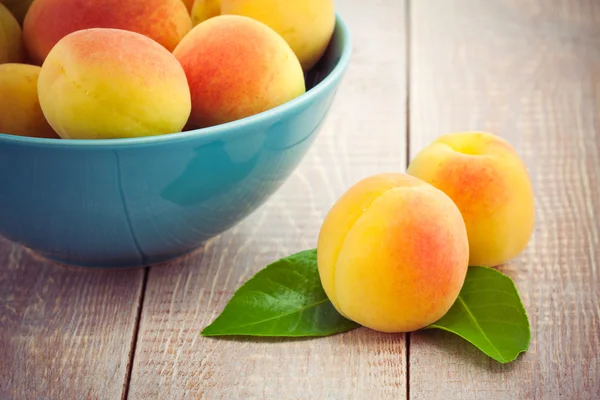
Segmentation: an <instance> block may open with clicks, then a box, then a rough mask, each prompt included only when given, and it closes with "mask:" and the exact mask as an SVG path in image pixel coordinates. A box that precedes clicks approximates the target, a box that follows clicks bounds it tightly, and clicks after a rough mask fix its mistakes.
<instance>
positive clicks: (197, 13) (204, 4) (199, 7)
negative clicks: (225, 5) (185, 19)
mask: <svg viewBox="0 0 600 400" xmlns="http://www.w3.org/2000/svg"><path fill="white" fill-rule="evenodd" d="M191 14H192V25H193V26H196V25H198V24H199V23H200V22H203V21H206V20H207V19H209V18H212V17H216V16H217V15H219V14H221V0H196V1H194V5H193V6H192V11H191Z"/></svg>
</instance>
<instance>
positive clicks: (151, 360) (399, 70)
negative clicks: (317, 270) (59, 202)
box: [129, 0, 406, 400]
mask: <svg viewBox="0 0 600 400" xmlns="http://www.w3.org/2000/svg"><path fill="white" fill-rule="evenodd" d="M337 7H338V10H339V12H340V13H341V14H342V16H343V17H344V18H345V20H346V21H347V23H348V24H349V26H350V29H351V30H352V33H353V42H354V53H353V57H352V62H351V66H350V68H349V70H348V72H347V75H346V77H345V79H344V82H343V84H342V87H341V88H340V90H339V92H338V94H337V97H336V100H335V102H334V105H333V106H332V109H331V114H330V115H329V117H328V120H327V122H326V125H325V126H324V128H323V130H322V131H321V133H320V136H319V137H318V139H317V141H316V143H315V144H314V147H313V148H312V150H311V152H310V153H309V154H308V156H307V157H306V158H305V159H304V161H303V163H302V165H301V166H300V168H299V169H298V170H297V172H296V173H294V175H293V176H292V177H291V178H290V180H289V181H288V182H287V183H286V184H285V185H284V187H282V188H281V189H280V191H279V192H278V193H277V194H276V195H275V196H274V197H273V198H272V199H271V200H270V201H269V202H268V203H267V204H266V205H265V206H264V207H263V208H262V209H260V210H259V211H257V212H256V213H255V214H254V215H252V216H251V217H250V218H249V219H248V220H246V221H244V222H243V223H242V224H240V225H238V226H237V227H236V228H234V229H233V230H231V231H230V232H227V233H226V234H224V235H222V236H221V237H219V238H218V239H216V240H214V241H212V242H211V243H210V244H209V245H208V246H207V247H206V248H205V249H204V251H203V252H199V253H197V254H196V255H194V256H193V257H191V258H189V259H186V260H183V261H181V262H179V263H175V264H171V265H166V266H162V267H160V266H158V267H152V268H151V271H150V275H149V278H148V285H147V290H146V296H145V301H144V306H143V312H142V317H141V323H140V332H139V339H138V343H137V348H136V353H135V357H134V366H133V371H132V377H131V384H130V392H129V398H130V399H144V398H161V399H179V398H205V399H257V398H266V399H286V400H293V399H402V398H404V397H405V395H406V389H405V383H406V375H405V341H404V336H403V335H385V334H379V333H375V332H373V331H369V330H366V329H359V330H356V331H353V332H351V333H348V334H344V335H337V336H332V337H327V338H321V339H316V340H297V341H290V340H283V341H273V340H255V341H243V342H240V341H233V340H222V339H215V338H202V337H200V336H199V332H200V330H201V329H202V328H203V327H204V326H205V325H207V324H208V323H210V322H211V321H212V320H213V319H214V318H215V317H216V316H217V315H218V313H219V312H220V311H221V310H222V309H223V307H224V306H225V304H226V303H227V301H228V300H229V299H230V298H231V295H232V294H233V292H234V291H235V290H236V289H237V288H238V287H239V286H240V285H241V284H242V283H244V282H245V281H246V280H247V279H249V278H250V277H251V276H252V275H253V274H254V273H256V272H257V271H258V270H259V269H261V268H262V267H264V266H265V265H266V264H267V263H269V262H272V261H275V260H276V259H278V258H280V257H283V256H286V255H288V254H290V253H293V252H296V251H299V250H304V249H308V248H313V247H314V246H315V245H316V240H317V235H318V231H319V228H320V224H321V222H322V219H323V217H324V216H325V213H326V212H327V211H328V210H329V208H330V207H331V205H332V204H333V202H334V201H335V200H336V199H337V197H338V196H339V195H341V193H343V192H344V191H345V190H346V189H347V188H348V187H349V186H350V185H351V184H353V183H354V182H355V181H357V180H359V179H361V178H363V177H366V176H368V175H370V174H373V173H376V172H380V171H382V170H402V169H403V168H404V166H405V156H406V145H405V132H406V121H405V97H406V93H405V79H406V76H405V65H406V62H405V41H406V37H405V28H404V19H405V15H404V7H405V5H404V4H403V2H402V1H398V0H385V1H377V2H373V3H369V4H367V2H362V3H361V2H355V1H354V0H343V1H342V0H339V1H337Z"/></svg>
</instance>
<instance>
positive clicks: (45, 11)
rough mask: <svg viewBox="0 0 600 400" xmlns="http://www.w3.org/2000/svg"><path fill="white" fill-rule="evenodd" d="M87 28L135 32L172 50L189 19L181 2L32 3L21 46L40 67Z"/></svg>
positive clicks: (89, 0) (69, 0)
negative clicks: (73, 35)
mask: <svg viewBox="0 0 600 400" xmlns="http://www.w3.org/2000/svg"><path fill="white" fill-rule="evenodd" d="M88 28H115V29H123V30H128V31H132V32H137V33H140V34H142V35H145V36H148V37H149V38H151V39H153V40H155V41H157V42H158V43H160V44H161V45H163V46H164V47H165V48H166V49H167V50H169V51H172V50H173V49H174V48H175V46H176V45H177V44H178V43H179V41H180V40H181V38H183V36H185V35H186V34H187V33H188V32H189V31H190V29H191V28H192V20H191V18H190V15H189V13H188V11H187V9H186V8H185V5H184V4H183V3H182V2H181V0H102V1H98V0H36V1H35V2H34V3H33V4H32V5H31V8H30V9H29V12H28V13H27V15H26V17H25V21H24V25H23V36H24V40H25V46H26V48H27V51H28V52H29V55H30V57H31V58H32V60H33V62H34V63H36V64H42V62H43V61H44V59H45V58H46V56H47V54H48V53H49V52H50V49H52V47H54V45H55V44H56V43H57V42H58V41H59V40H60V39H62V38H63V37H65V36H66V35H67V34H69V33H72V32H75V31H78V30H82V29H88Z"/></svg>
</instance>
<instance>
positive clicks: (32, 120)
mask: <svg viewBox="0 0 600 400" xmlns="http://www.w3.org/2000/svg"><path fill="white" fill-rule="evenodd" d="M39 74H40V67H38V66H34V65H27V64H12V63H7V64H1V65H0V133H9V134H11V135H18V136H31V137H41V138H55V139H57V138H58V135H57V134H56V132H54V130H53V129H52V128H51V127H50V125H49V124H48V122H47V121H46V118H44V114H43V113H42V109H41V108H40V103H39V101H38V92H37V82H38V76H39Z"/></svg>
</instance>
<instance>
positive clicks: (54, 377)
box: [0, 239, 144, 400]
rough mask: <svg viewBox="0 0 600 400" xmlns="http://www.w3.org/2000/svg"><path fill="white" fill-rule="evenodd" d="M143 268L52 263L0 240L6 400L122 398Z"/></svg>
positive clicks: (1, 384) (1, 395)
mask: <svg viewBox="0 0 600 400" xmlns="http://www.w3.org/2000/svg"><path fill="white" fill-rule="evenodd" d="M143 278H144V271H143V270H135V271H134V270H132V271H124V272H123V271H110V270H88V269H76V268H68V267H62V266H57V265H54V264H52V263H50V262H48V261H45V260H42V259H40V258H38V257H37V256H32V255H31V254H30V252H29V251H27V250H25V249H23V248H22V247H21V246H17V245H13V244H11V243H9V242H8V241H6V240H4V239H0V399H7V400H9V399H10V400H12V399H15V400H16V399H61V400H62V399H77V400H80V399H111V400H112V399H119V398H121V395H122V393H123V389H124V386H125V383H126V381H127V373H128V371H129V360H130V357H131V353H132V343H133V336H134V331H135V327H136V319H137V316H138V305H139V303H140V295H141V290H142V283H143Z"/></svg>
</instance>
